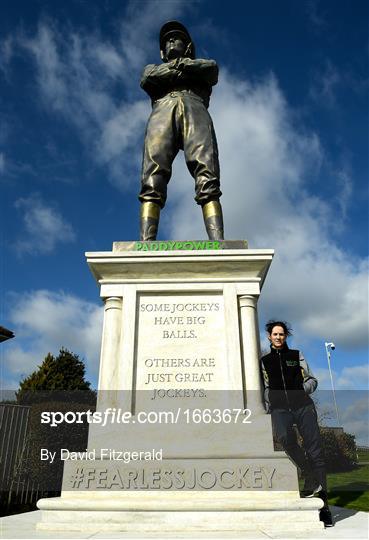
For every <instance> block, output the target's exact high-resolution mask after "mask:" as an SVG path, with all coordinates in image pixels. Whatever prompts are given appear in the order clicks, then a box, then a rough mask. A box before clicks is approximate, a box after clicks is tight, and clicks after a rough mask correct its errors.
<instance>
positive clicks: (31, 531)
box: [0, 506, 369, 540]
mask: <svg viewBox="0 0 369 540" xmlns="http://www.w3.org/2000/svg"><path fill="white" fill-rule="evenodd" d="M331 510H332V514H333V516H334V521H335V526H334V527H330V528H328V529H325V530H322V531H321V532H319V533H314V534H312V533H311V532H310V531H308V530H307V531H306V532H304V533H303V534H301V535H299V536H297V535H296V534H293V535H288V534H286V533H283V534H280V535H273V536H271V535H268V534H266V533H263V532H261V531H255V533H245V534H243V533H242V534H241V533H212V534H202V535H199V534H198V535H197V536H196V537H195V536H194V535H193V534H188V535H185V534H177V535H176V534H173V535H169V534H168V535H163V534H147V535H142V534H138V535H135V536H132V534H131V533H130V534H127V533H122V532H112V533H106V532H105V533H104V532H99V531H96V532H94V533H91V532H88V533H76V532H73V533H71V532H69V533H68V532H65V533H60V534H59V533H58V534H56V533H50V532H46V531H45V532H44V531H36V529H35V525H36V523H37V522H38V521H39V520H40V511H39V510H36V511H34V512H27V513H25V514H17V515H15V516H8V517H4V518H0V538H2V539H5V538H50V539H55V540H57V539H58V540H61V539H63V538H66V539H69V538H70V539H73V538H75V539H80V538H81V539H82V538H94V539H95V538H96V539H97V538H99V539H104V538H106V539H108V538H115V539H118V538H122V539H125V540H127V539H129V538H134V539H139V538H156V539H158V538H191V540H194V539H195V538H199V539H205V538H234V539H236V538H237V539H243V538H244V539H247V540H252V539H254V540H256V539H259V538H260V539H261V538H264V539H267V538H276V539H277V538H278V539H283V540H284V539H291V540H292V539H297V538H306V539H309V540H312V539H330V538H336V539H339V538H344V539H345V540H351V539H355V538H366V539H367V538H368V536H369V534H368V533H369V514H368V513H366V512H356V511H355V510H347V509H345V508H339V507H338V506H331Z"/></svg>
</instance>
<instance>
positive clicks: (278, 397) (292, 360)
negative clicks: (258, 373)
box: [261, 344, 318, 410]
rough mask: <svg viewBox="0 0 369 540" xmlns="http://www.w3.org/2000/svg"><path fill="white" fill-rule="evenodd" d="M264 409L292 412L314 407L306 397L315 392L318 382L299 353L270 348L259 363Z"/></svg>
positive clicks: (286, 349)
mask: <svg viewBox="0 0 369 540" xmlns="http://www.w3.org/2000/svg"><path fill="white" fill-rule="evenodd" d="M261 366H262V372H263V379H264V385H265V401H266V404H267V408H268V409H269V408H270V410H273V409H290V410H295V409H298V408H299V407H303V406H304V405H310V404H312V403H313V401H312V399H311V398H310V397H309V396H308V394H311V393H312V392H314V390H315V389H316V387H317V385H318V381H317V380H316V378H315V377H314V376H313V374H312V373H311V371H310V369H309V366H308V364H307V362H306V360H305V359H304V357H303V355H302V354H301V352H300V351H298V350H295V349H289V348H288V346H287V344H285V345H284V347H283V348H282V349H274V348H273V347H271V351H270V353H269V354H267V355H265V356H263V357H262V359H261Z"/></svg>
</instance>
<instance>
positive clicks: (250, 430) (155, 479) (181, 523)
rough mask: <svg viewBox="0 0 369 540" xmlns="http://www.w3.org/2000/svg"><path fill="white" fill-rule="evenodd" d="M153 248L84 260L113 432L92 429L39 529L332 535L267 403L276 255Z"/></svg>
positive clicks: (122, 249) (128, 248)
mask: <svg viewBox="0 0 369 540" xmlns="http://www.w3.org/2000/svg"><path fill="white" fill-rule="evenodd" d="M168 244H169V243H168ZM172 244H173V245H174V246H175V244H174V243H172ZM188 244H189V243H188ZM203 244H204V246H203V247H210V248H211V247H213V248H219V247H222V243H220V244H219V243H218V242H216V243H214V245H213V246H212V245H210V246H209V245H208V244H210V243H207V242H204V243H203ZM177 245H178V247H182V249H183V246H184V245H185V243H177ZM194 245H195V243H194ZM142 246H143V245H142V244H139V243H137V244H136V245H134V244H130V245H127V244H126V243H120V242H116V243H114V245H113V251H112V252H97V253H87V261H88V264H89V266H90V269H91V271H92V273H93V275H94V277H95V279H96V281H97V282H98V283H99V285H100V294H101V297H102V298H103V300H104V303H105V316H104V328H103V336H102V346H101V358H100V374H99V394H98V405H97V411H98V412H100V413H101V414H102V416H103V415H104V414H105V415H106V418H109V419H110V420H111V419H112V418H113V415H115V416H114V419H115V422H106V425H104V426H103V425H98V424H91V425H90V430H89V442H88V449H87V454H86V456H85V459H79V460H73V461H72V460H71V461H66V462H65V467H64V477H63V491H62V496H61V497H59V498H54V499H42V500H40V501H39V503H38V506H39V508H40V509H41V510H42V521H41V523H39V524H38V528H40V529H45V530H91V531H93V530H105V531H108V530H111V531H132V532H133V531H136V532H137V531H141V532H142V531H167V532H168V531H170V532H180V531H181V532H184V531H246V530H247V531H250V530H262V531H264V532H266V533H268V532H270V533H273V532H280V531H283V530H286V531H300V530H301V531H302V530H306V528H307V527H308V528H309V530H314V529H321V528H322V527H323V525H322V523H321V522H319V518H318V509H319V508H320V507H321V505H322V502H321V501H320V500H319V499H318V500H316V499H301V498H300V496H299V491H298V481H297V471H296V468H295V466H294V465H293V464H292V463H291V461H290V460H289V459H288V458H287V456H286V455H285V454H284V453H283V452H275V451H274V449H273V440H272V430H271V423H270V416H269V415H266V414H265V411H264V407H263V402H262V385H261V380H260V370H259V357H260V350H259V331H258V318H257V301H258V298H259V295H260V292H261V288H262V285H263V282H264V279H265V277H266V274H267V271H268V269H269V266H270V263H271V261H272V257H273V251H272V250H248V249H232V245H231V249H202V250H199V251H196V250H188V251H182V250H181V249H178V250H176V249H175V250H173V251H167V250H166V249H165V248H166V247H168V246H167V244H166V243H164V242H163V243H158V242H155V243H152V244H150V243H147V244H145V246H146V248H147V250H143V249H142ZM155 246H156V249H155V250H154V249H153V248H155ZM225 246H226V245H225ZM226 247H227V246H226ZM150 248H151V249H150ZM137 249H139V250H137ZM184 249H186V247H185V248H184ZM105 411H109V413H106V412H105ZM163 411H164V412H165V413H166V414H167V416H166V417H160V414H162V413H163ZM124 414H126V415H128V416H126V418H127V419H128V417H129V422H126V423H122V422H120V423H118V422H117V418H118V417H119V418H122V417H123V415H124ZM130 415H131V416H130ZM142 419H146V422H145V423H143V422H141V420H142ZM149 419H151V420H153V422H150V421H149ZM168 420H169V421H168ZM123 452H131V453H132V452H141V454H139V458H140V459H136V458H137V455H134V454H131V457H133V456H134V457H133V460H132V461H130V462H129V463H128V462H127V463H125V462H124V461H123V460H122V458H123V455H124V454H123ZM150 453H151V454H150ZM119 454H121V455H119ZM150 456H151V457H150Z"/></svg>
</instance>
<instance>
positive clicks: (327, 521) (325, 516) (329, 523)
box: [319, 506, 333, 527]
mask: <svg viewBox="0 0 369 540" xmlns="http://www.w3.org/2000/svg"><path fill="white" fill-rule="evenodd" d="M319 519H320V521H323V523H324V527H333V519H332V514H331V512H330V510H329V508H327V507H326V506H323V508H322V509H321V510H320V512H319Z"/></svg>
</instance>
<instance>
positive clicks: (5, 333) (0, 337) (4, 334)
mask: <svg viewBox="0 0 369 540" xmlns="http://www.w3.org/2000/svg"><path fill="white" fill-rule="evenodd" d="M13 337H14V332H12V331H11V330H8V329H7V328H4V327H3V326H0V342H1V341H6V340H7V339H10V338H13Z"/></svg>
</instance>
